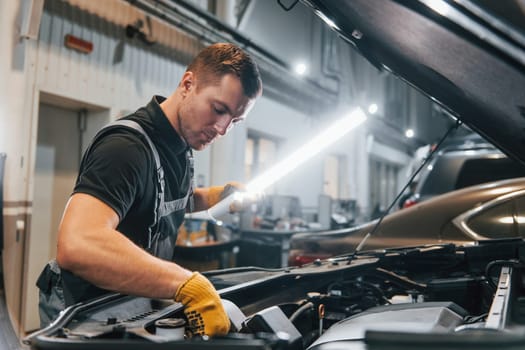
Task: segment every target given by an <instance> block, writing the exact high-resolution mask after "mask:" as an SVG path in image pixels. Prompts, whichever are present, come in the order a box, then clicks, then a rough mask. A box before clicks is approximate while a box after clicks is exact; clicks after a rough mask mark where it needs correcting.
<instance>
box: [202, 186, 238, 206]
mask: <svg viewBox="0 0 525 350" xmlns="http://www.w3.org/2000/svg"><path fill="white" fill-rule="evenodd" d="M238 191H244V185H243V184H242V183H240V182H236V181H231V182H228V183H227V184H226V185H224V186H213V187H209V188H208V208H211V207H213V206H214V205H215V204H217V203H219V202H220V201H221V200H223V199H224V198H226V197H228V196H229V195H230V194H233V193H234V192H238Z"/></svg>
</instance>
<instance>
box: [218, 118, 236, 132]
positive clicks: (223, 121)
mask: <svg viewBox="0 0 525 350" xmlns="http://www.w3.org/2000/svg"><path fill="white" fill-rule="evenodd" d="M232 119H233V118H231V117H225V118H220V119H219V120H217V122H216V123H215V130H216V131H217V133H218V134H219V135H221V136H224V135H225V134H226V133H227V132H228V130H230V128H231V127H232V125H233V123H232Z"/></svg>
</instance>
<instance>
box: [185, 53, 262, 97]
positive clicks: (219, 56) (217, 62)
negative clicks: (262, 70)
mask: <svg viewBox="0 0 525 350" xmlns="http://www.w3.org/2000/svg"><path fill="white" fill-rule="evenodd" d="M186 71H191V72H193V73H194V74H195V76H196V78H197V87H198V86H206V85H207V84H210V83H218V80H219V79H220V78H222V77H223V76H224V75H226V74H235V75H236V76H237V77H239V79H240V81H241V84H242V87H243V92H244V95H245V96H247V97H249V98H255V97H257V96H258V95H259V94H260V93H261V91H262V82H261V77H260V74H259V69H258V68H257V64H256V63H255V61H254V60H253V59H252V58H251V57H250V55H248V54H247V53H246V52H245V51H243V50H242V49H241V48H240V47H238V46H236V45H234V44H230V43H216V44H213V45H210V46H208V47H206V48H204V49H203V50H202V51H201V52H199V54H198V55H197V56H196V57H195V58H194V59H193V61H192V62H191V63H190V64H189V65H188V68H187V69H186Z"/></svg>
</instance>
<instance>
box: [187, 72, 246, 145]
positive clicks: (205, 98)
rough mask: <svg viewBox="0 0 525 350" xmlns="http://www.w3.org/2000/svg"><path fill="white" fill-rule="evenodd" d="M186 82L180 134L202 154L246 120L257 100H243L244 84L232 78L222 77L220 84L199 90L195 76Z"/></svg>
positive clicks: (201, 87)
mask: <svg viewBox="0 0 525 350" xmlns="http://www.w3.org/2000/svg"><path fill="white" fill-rule="evenodd" d="M185 78H186V74H185ZM185 78H183V81H182V84H183V89H184V91H183V100H182V103H181V106H180V108H179V113H178V116H177V118H178V122H179V129H180V130H179V132H180V134H181V136H182V137H183V138H184V139H185V140H186V142H187V143H188V144H189V145H190V147H191V148H193V149H194V150H197V151H199V150H202V149H204V148H205V147H206V146H208V145H209V144H211V143H212V142H213V141H214V140H215V139H216V138H218V137H220V136H223V135H225V134H226V132H227V131H228V130H229V129H230V128H231V127H232V126H233V124H235V123H238V122H240V121H242V120H244V119H245V117H246V114H247V113H248V111H249V110H250V109H251V107H252V106H253V103H254V99H250V98H248V97H246V96H244V94H243V89H242V85H241V82H240V80H239V78H237V77H236V76H235V75H233V74H228V75H225V76H223V77H222V78H221V79H220V80H219V82H218V83H217V84H213V83H210V84H208V85H206V86H204V87H203V86H199V87H198V88H197V86H198V80H196V79H194V78H195V77H194V76H190V78H191V79H187V80H186V79H185Z"/></svg>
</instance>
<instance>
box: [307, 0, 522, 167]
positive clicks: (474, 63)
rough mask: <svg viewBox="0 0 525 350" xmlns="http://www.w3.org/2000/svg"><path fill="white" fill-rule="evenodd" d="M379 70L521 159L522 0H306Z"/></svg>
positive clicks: (507, 152) (510, 154) (512, 155)
mask: <svg viewBox="0 0 525 350" xmlns="http://www.w3.org/2000/svg"><path fill="white" fill-rule="evenodd" d="M303 3H305V4H306V5H309V6H311V7H312V8H313V9H314V10H315V12H316V13H317V14H318V15H319V16H320V17H321V18H323V19H324V20H325V21H326V22H327V23H329V24H332V25H331V27H332V28H333V29H334V30H336V31H337V32H338V33H339V34H340V35H341V36H342V37H343V38H344V39H345V40H347V41H349V42H350V43H352V44H353V45H355V47H356V48H357V49H358V50H359V51H360V52H361V53H362V55H363V56H364V57H365V58H367V59H368V60H369V61H370V62H371V63H372V64H373V65H375V66H376V67H378V68H381V69H386V70H389V71H391V72H393V73H394V74H396V75H398V76H399V77H400V78H402V79H403V80H405V81H406V82H408V83H409V84H411V85H413V86H414V87H416V88H418V89H420V90H421V91H422V92H423V93H425V94H426V95H427V96H429V97H430V98H432V99H433V100H435V101H436V102H438V103H439V104H440V105H442V106H443V107H444V108H446V109H447V110H449V111H450V112H451V113H452V114H453V115H455V116H456V117H457V118H459V119H460V120H461V121H463V122H464V123H465V124H467V125H468V126H470V127H471V128H472V129H474V130H475V131H477V132H478V133H479V134H481V135H483V136H484V137H485V138H487V139H488V140H489V141H491V142H492V143H493V144H494V145H496V146H498V147H499V148H500V149H501V150H502V151H503V152H505V153H506V154H508V155H509V156H511V157H513V158H515V159H518V160H520V161H521V162H525V132H524V131H525V2H524V1H522V0H507V1H503V2H502V1H476V2H474V1H469V0H454V1H452V0H449V1H442V0H413V1H403V0H398V1H392V0H374V1H369V0H346V1H345V0H337V1H333V0H303Z"/></svg>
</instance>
